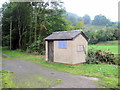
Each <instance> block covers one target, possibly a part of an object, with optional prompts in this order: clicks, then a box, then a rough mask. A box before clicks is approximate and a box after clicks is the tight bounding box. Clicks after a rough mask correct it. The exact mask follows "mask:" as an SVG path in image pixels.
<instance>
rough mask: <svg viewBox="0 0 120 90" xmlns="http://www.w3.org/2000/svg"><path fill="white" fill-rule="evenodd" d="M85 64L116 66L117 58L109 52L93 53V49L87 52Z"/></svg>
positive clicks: (98, 51) (99, 51)
mask: <svg viewBox="0 0 120 90" xmlns="http://www.w3.org/2000/svg"><path fill="white" fill-rule="evenodd" d="M86 63H88V64H92V63H95V64H99V63H108V64H118V62H117V58H116V57H115V56H114V54H111V53H110V52H103V53H102V51H101V50H97V51H95V50H94V49H90V50H89V51H88V56H87V58H86Z"/></svg>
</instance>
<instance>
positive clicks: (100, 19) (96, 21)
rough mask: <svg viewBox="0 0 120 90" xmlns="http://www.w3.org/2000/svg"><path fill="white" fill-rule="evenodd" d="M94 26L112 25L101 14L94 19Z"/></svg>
mask: <svg viewBox="0 0 120 90" xmlns="http://www.w3.org/2000/svg"><path fill="white" fill-rule="evenodd" d="M92 24H93V25H111V24H112V23H111V22H110V20H109V19H107V18H106V17H105V16H104V15H101V14H100V15H96V16H95V17H94V20H93V21H92Z"/></svg>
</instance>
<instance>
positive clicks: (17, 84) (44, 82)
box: [0, 70, 60, 88]
mask: <svg viewBox="0 0 120 90" xmlns="http://www.w3.org/2000/svg"><path fill="white" fill-rule="evenodd" d="M0 73H2V88H50V87H51V86H54V85H56V84H58V83H60V81H58V80H57V79H56V80H51V79H49V78H46V77H43V76H39V75H33V74H32V75H30V74H29V75H28V74H27V75H26V74H16V73H13V72H10V71H6V70H1V71H0ZM16 77H17V78H16ZM19 78H20V79H19Z"/></svg>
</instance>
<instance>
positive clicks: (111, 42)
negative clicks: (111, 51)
mask: <svg viewBox="0 0 120 90" xmlns="http://www.w3.org/2000/svg"><path fill="white" fill-rule="evenodd" d="M96 45H118V40H115V41H101V42H99V43H97V44H96Z"/></svg>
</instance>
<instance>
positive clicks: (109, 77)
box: [3, 48, 118, 88]
mask: <svg viewBox="0 0 120 90" xmlns="http://www.w3.org/2000/svg"><path fill="white" fill-rule="evenodd" d="M3 53H5V54H7V55H9V56H12V57H15V58H17V59H24V60H29V61H31V62H34V63H37V64H41V65H44V66H47V67H49V68H53V69H56V70H59V71H63V72H68V73H71V74H76V75H85V76H91V77H99V78H101V79H102V80H101V81H97V82H98V83H99V84H100V85H101V87H105V88H118V66H117V65H108V64H82V65H75V66H71V65H64V64H58V63H50V62H46V61H45V57H44V56H40V55H31V54H27V53H24V52H20V51H10V50H7V49H6V48H3Z"/></svg>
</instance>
